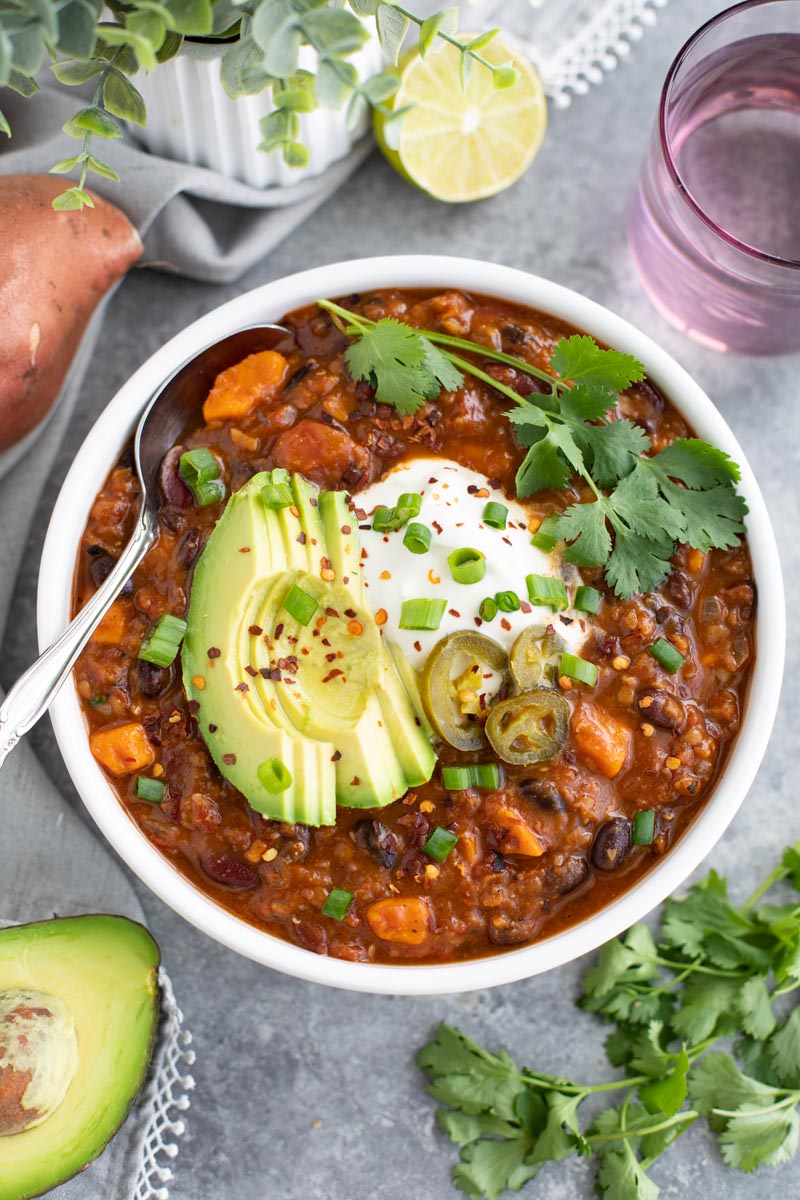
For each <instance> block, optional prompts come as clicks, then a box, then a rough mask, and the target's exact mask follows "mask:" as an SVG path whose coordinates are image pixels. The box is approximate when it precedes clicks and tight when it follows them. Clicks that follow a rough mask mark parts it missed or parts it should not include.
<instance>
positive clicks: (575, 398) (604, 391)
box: [547, 383, 618, 421]
mask: <svg viewBox="0 0 800 1200" xmlns="http://www.w3.org/2000/svg"><path fill="white" fill-rule="evenodd" d="M547 399H548V400H550V402H551V404H552V397H547ZM617 400H618V396H617V393H616V392H615V391H614V389H613V388H611V387H607V386H606V385H605V384H600V383H596V384H588V383H576V384H575V386H574V387H570V388H567V389H566V391H565V392H564V393H563V394H562V396H561V404H560V406H559V407H560V411H561V413H562V415H563V416H565V417H571V418H572V419H573V420H574V421H602V419H603V418H604V417H605V416H606V415H607V414H608V413H609V412H611V411H612V410H613V409H615V408H616V407H617Z"/></svg>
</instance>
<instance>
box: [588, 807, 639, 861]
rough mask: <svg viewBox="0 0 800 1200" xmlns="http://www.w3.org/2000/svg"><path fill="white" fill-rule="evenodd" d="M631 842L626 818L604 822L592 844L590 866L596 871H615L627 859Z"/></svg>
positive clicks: (629, 825)
mask: <svg viewBox="0 0 800 1200" xmlns="http://www.w3.org/2000/svg"><path fill="white" fill-rule="evenodd" d="M631 842H632V834H631V823H630V821H629V820H628V818H627V817H611V818H610V819H609V820H608V821H604V822H603V824H602V825H601V826H600V828H599V829H598V831H597V833H596V835H595V839H594V842H593V843H592V854H591V857H592V866H594V867H597V869H598V871H616V870H617V868H618V867H620V866H622V864H623V862H624V861H625V859H626V858H627V857H628V854H629V853H630V849H631Z"/></svg>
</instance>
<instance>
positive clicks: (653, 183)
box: [629, 0, 800, 354]
mask: <svg viewBox="0 0 800 1200" xmlns="http://www.w3.org/2000/svg"><path fill="white" fill-rule="evenodd" d="M629 236H630V244H631V250H632V252H633V258H634V261H635V263H636V267H637V270H638V272H639V275H640V277H641V280H642V283H643V284H644V288H645V290H646V292H647V294H648V296H649V297H650V299H651V300H652V302H653V304H654V305H655V307H656V308H657V309H658V310H659V311H660V312H661V313H662V314H663V315H664V316H665V317H666V318H667V320H668V321H670V322H671V323H672V324H673V325H675V326H676V327H677V328H678V329H681V330H682V331H684V332H685V333H687V334H688V335H689V336H690V337H692V338H694V339H695V340H696V341H699V342H702V343H703V344H704V345H706V346H711V347H713V348H714V349H715V350H730V351H734V352H739V353H744V354H780V353H784V352H787V351H792V350H800V0H746V2H745V3H743V4H737V5H735V6H734V7H733V8H729V9H727V10H726V11H725V12H722V13H720V14H719V15H718V16H716V17H714V18H713V19H712V20H710V21H708V22H707V24H705V25H704V26H703V27H702V28H701V29H699V30H698V31H697V33H695V34H694V35H693V37H691V38H690V39H689V41H688V42H687V43H686V45H685V46H684V47H683V49H682V50H681V51H680V53H679V54H678V56H677V58H676V59H675V61H674V62H673V64H672V66H671V67H670V70H669V73H668V75H667V78H666V81H665V83H664V88H663V91H662V93H661V106H660V110H659V116H658V122H657V124H656V128H655V130H654V132H653V136H652V138H651V142H650V147H649V150H648V153H647V158H646V160H645V163H644V167H643V170H642V175H641V179H640V182H639V188H638V191H637V195H636V201H635V204H634V209H633V212H632V214H631V221H630V228H629Z"/></svg>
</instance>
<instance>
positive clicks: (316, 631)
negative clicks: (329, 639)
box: [311, 629, 325, 642]
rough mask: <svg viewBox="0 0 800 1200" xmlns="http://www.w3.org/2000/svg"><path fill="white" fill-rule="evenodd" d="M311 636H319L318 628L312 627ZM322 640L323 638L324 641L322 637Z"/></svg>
mask: <svg viewBox="0 0 800 1200" xmlns="http://www.w3.org/2000/svg"><path fill="white" fill-rule="evenodd" d="M311 636H312V637H319V630H318V629H312V630H311ZM322 640H323V642H324V641H325V639H324V638H323V639H322Z"/></svg>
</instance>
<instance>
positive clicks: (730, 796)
mask: <svg viewBox="0 0 800 1200" xmlns="http://www.w3.org/2000/svg"><path fill="white" fill-rule="evenodd" d="M378 287H405V288H409V287H420V288H435V289H456V290H462V291H467V292H470V291H471V292H482V293H484V294H487V295H491V296H497V297H499V298H502V299H505V300H508V301H510V302H512V303H519V304H523V305H526V306H528V307H530V308H533V309H538V310H540V311H543V312H545V313H547V314H549V315H552V316H555V317H557V318H561V319H562V320H564V321H566V322H567V323H569V324H571V325H574V326H576V327H577V328H578V329H580V330H584V331H586V332H587V333H590V334H592V335H593V336H594V337H596V338H597V339H598V340H600V341H603V342H605V343H606V344H608V345H611V346H614V348H616V349H618V350H622V351H625V352H627V353H629V354H634V355H635V356H636V357H637V358H639V359H640V360H641V361H642V362H643V363H644V364H645V366H646V368H647V372H648V375H649V377H650V378H652V379H653V382H654V383H655V384H656V386H657V387H659V388H660V389H661V390H663V391H664V392H665V393H666V394H667V396H669V398H670V399H671V401H672V402H673V403H674V404H675V406H676V407H677V408H678V409H679V410H680V411H681V412H683V413H684V414H685V415H686V416H687V418H688V419H689V421H690V422H691V424H692V426H693V428H694V429H695V430H696V432H697V434H698V436H700V437H703V438H705V439H707V440H708V441H711V442H712V443H714V444H715V445H717V446H720V447H721V448H722V449H724V450H726V451H727V452H728V453H729V454H730V455H732V457H733V458H734V459H735V461H737V462H738V463H739V465H740V467H741V472H742V480H741V484H740V490H741V492H742V494H743V496H744V497H745V500H746V502H747V504H748V507H749V510H750V511H749V515H748V517H747V521H746V524H747V532H748V541H749V545H750V552H751V555H752V559H753V574H754V579H755V582H756V586H757V589H758V598H759V608H758V624H757V641H758V652H757V654H756V660H755V664H754V668H753V673H752V676H751V679H750V685H749V692H748V699H747V704H746V708H745V712H744V716H743V720H742V725H741V728H740V730H739V733H738V736H737V738H736V741H735V743H734V745H733V747H732V749H731V751H730V754H729V757H728V761H727V763H726V766H725V769H724V771H723V773H722V775H721V777H720V779H719V780H718V781H717V784H716V786H715V788H714V791H713V793H712V795H711V796H710V798H709V800H708V801H707V802H706V805H705V807H704V808H703V810H702V812H701V813H699V814H698V816H697V817H696V818H695V820H694V822H693V823H692V825H691V826H690V827H689V829H688V830H687V831H686V832H685V833H684V835H683V837H682V838H681V839H680V841H679V842H678V844H677V845H676V846H675V847H673V849H672V850H671V851H670V852H669V854H667V855H666V856H665V857H664V859H662V861H661V862H659V863H658V864H657V865H656V866H655V867H654V868H653V869H652V870H651V871H649V872H648V873H647V875H645V876H644V877H643V878H642V879H641V880H639V881H638V882H637V883H635V884H634V885H633V887H631V888H629V889H628V890H627V891H625V892H624V893H623V894H622V895H621V896H620V897H618V899H616V900H614V901H612V903H611V904H609V905H607V906H606V907H605V908H603V909H601V910H600V911H599V912H597V913H594V914H593V915H592V916H590V917H588V918H587V919H586V920H584V921H581V922H579V923H578V924H576V925H573V926H571V927H570V928H568V929H566V930H564V931H562V932H560V933H556V934H551V935H549V936H548V937H545V938H543V939H542V940H541V941H538V942H534V943H532V944H531V945H527V946H521V947H519V948H517V949H513V950H507V951H505V952H502V953H498V954H496V955H491V956H488V957H485V958H477V959H471V960H468V961H466V962H455V963H443V964H425V963H413V962H408V961H406V962H402V963H398V964H397V965H394V964H377V963H351V962H346V961H344V960H341V959H337V958H331V957H327V956H322V955H316V954H314V953H312V952H310V951H308V950H304V949H303V948H302V947H300V946H295V945H292V944H290V943H289V942H285V941H283V940H281V939H280V938H278V937H276V936H275V935H274V934H270V933H267V932H266V931H264V930H261V929H258V928H256V927H255V926H253V925H249V924H247V922H245V921H243V920H241V919H240V918H239V917H236V916H234V915H233V914H232V913H230V912H227V911H226V910H225V909H223V908H222V907H221V906H220V905H218V904H217V903H216V902H215V901H214V900H212V899H211V898H210V897H209V896H208V895H206V894H205V893H203V892H201V891H200V890H199V889H198V888H196V887H195V886H194V884H193V883H191V882H190V881H189V880H188V879H187V878H186V877H185V876H183V875H181V874H180V872H179V871H178V870H177V868H175V867H174V866H173V865H172V864H171V863H170V861H169V860H168V859H167V858H166V857H165V856H164V855H162V854H161V853H160V852H159V851H158V850H157V849H156V848H155V846H153V845H152V844H151V843H150V842H149V841H148V840H147V838H146V837H145V835H144V834H143V833H142V832H141V831H140V830H139V828H138V826H137V825H136V824H135V823H134V821H133V820H132V818H131V817H129V816H128V814H127V812H126V811H125V809H124V808H123V806H122V805H121V804H120V802H119V801H118V799H117V797H116V795H115V794H114V792H113V791H112V789H111V786H110V784H109V783H108V781H107V780H106V778H105V776H104V775H103V773H102V771H101V770H100V768H99V766H98V765H97V764H96V762H95V761H94V759H93V757H92V755H91V752H90V750H89V741H88V738H87V736H86V726H85V722H84V718H83V714H82V712H81V709H80V706H79V703H78V697H77V692H76V690H75V688H74V687H72V686H70V685H69V684H67V685H66V686H64V687H63V688H62V689H61V691H60V693H59V695H58V696H57V698H56V700H55V702H54V704H53V706H52V708H51V710H50V715H51V719H52V723H53V728H54V730H55V735H56V739H57V742H58V745H59V748H60V750H61V754H62V757H63V759H64V763H65V765H66V767H67V770H68V771H69V774H70V776H71V778H72V781H73V783H74V785H75V788H76V789H77V791H78V793H79V795H80V796H81V799H82V800H83V803H84V805H85V806H86V808H87V809H88V811H89V813H90V814H91V816H92V818H93V820H94V821H95V823H96V825H97V826H98V828H99V829H100V830H101V832H102V833H103V835H104V836H105V838H106V840H107V841H108V842H110V844H111V846H112V847H113V848H114V850H116V852H117V853H118V854H119V856H120V857H121V858H122V859H123V861H124V862H125V863H126V864H127V865H128V867H130V868H131V870H133V871H134V872H135V874H136V875H138V877H139V878H140V879H141V880H142V882H143V883H145V884H146V885H147V886H148V887H149V888H150V890H151V891H153V892H155V894H156V895H157V896H159V897H160V899H161V900H163V901H164V902H165V903H166V904H168V905H169V906H170V907H171V908H172V909H174V910H175V911H176V912H177V913H179V914H180V915H181V916H182V917H184V918H185V919H186V920H187V921H189V922H190V923H191V924H192V925H194V926H195V927H196V928H198V929H200V930H201V931H203V932H204V933H206V934H208V935H209V936H210V937H212V938H214V939H215V940H217V941H218V942H221V943H222V944H223V945H225V946H227V947H229V948H230V949H232V950H235V951H237V952H238V953H239V954H242V955H244V956H245V957H247V958H250V959H252V960H254V961H256V962H258V963H261V964H263V965H265V966H268V967H272V968H273V969H275V970H279V971H282V972H284V973H286V974H289V975H293V976H296V977H298V978H300V979H303V980H307V981H311V982H316V983H323V984H327V985H330V986H334V987H340V988H346V989H350V990H353V991H359V992H371V993H377V994H384V995H441V994H452V993H457V992H464V991H472V990H475V989H481V988H488V987H495V986H498V985H501V984H506V983H512V982H514V981H516V980H519V979H525V978H529V977H531V976H533V975H537V974H539V973H541V972H543V971H547V970H550V969H552V968H553V967H557V966H561V965H563V964H564V963H567V962H570V961H572V960H573V959H575V958H578V957H580V956H581V955H583V954H586V953H588V952H590V951H592V950H595V949H596V948H597V947H598V946H600V945H602V944H603V943H604V942H606V941H608V940H609V939H610V938H612V937H615V936H617V935H618V934H620V933H622V932H623V931H624V930H625V929H627V928H628V927H629V926H631V925H633V924H635V923H636V922H637V921H639V920H641V919H642V918H643V917H645V916H646V915H647V914H648V913H649V912H650V911H652V909H654V908H655V907H656V906H657V905H658V904H660V903H661V902H662V901H663V900H664V899H665V898H666V897H667V896H668V895H669V894H670V893H672V892H674V891H675V889H676V888H678V887H679V886H680V885H681V884H682V883H683V882H684V880H685V879H686V878H687V877H688V876H689V875H690V874H691V872H692V871H694V870H695V868H696V867H697V866H699V864H700V863H701V862H702V860H703V859H704V858H705V857H706V855H707V854H708V853H709V852H710V851H711V849H712V848H713V847H714V846H715V845H716V843H717V841H718V840H719V838H720V837H721V836H722V834H723V833H724V831H725V829H726V828H727V827H728V825H729V824H730V822H731V820H732V819H733V817H734V816H735V814H736V812H737V811H738V809H739V807H740V805H741V804H742V802H743V800H744V798H745V796H746V794H747V792H748V790H749V788H750V785H751V784H752V782H753V779H754V777H755V774H756V771H757V770H758V767H759V765H760V763H761V760H762V758H763V756H764V753H765V751H766V747H767V743H768V741H769V737H770V733H771V731H772V726H773V723H774V720H775V715H776V712H777V706H778V700H779V694H780V686H779V685H780V680H781V678H782V674H783V661H784V651H785V608H784V597H783V581H782V576H781V567H780V560H779V557H778V550H777V545H776V542H775V536H774V533H773V530H772V526H771V524H770V519H769V516H768V514H767V509H766V505H765V503H764V500H763V497H762V495H761V492H760V490H759V487H758V484H757V483H756V480H755V477H754V475H753V472H752V470H751V468H750V466H749V464H748V462H747V460H746V458H745V455H744V452H743V450H742V448H741V446H740V445H739V443H738V441H737V439H736V438H735V437H734V435H733V433H732V432H731V430H730V429H729V427H728V425H727V423H726V422H725V420H724V419H723V417H722V415H721V414H720V413H719V412H718V411H717V409H716V408H715V407H714V405H713V404H712V402H711V400H710V399H709V398H708V396H707V395H706V393H705V392H704V391H703V390H702V389H701V388H700V386H699V385H698V384H697V383H696V382H695V381H694V379H693V378H692V377H691V376H690V375H689V374H688V372H687V371H686V370H684V368H683V367H681V366H680V365H679V364H678V363H677V362H676V361H675V359H673V358H672V356H671V355H669V354H667V352H666V351H665V350H663V349H661V347H659V346H658V345H657V344H656V343H655V342H654V341H652V339H651V338H650V337H648V336H647V335H646V334H644V333H641V332H640V331H639V330H637V329H636V328H635V327H634V326H633V325H631V324H630V323H629V322H628V321H626V320H624V319H623V318H622V317H619V316H617V315H616V314H614V313H612V312H611V311H610V310H609V309H607V308H605V307H604V306H603V305H601V304H599V303H597V302H596V301H594V300H590V299H589V298H588V297H585V296H582V295H580V294H579V293H577V292H574V291H572V290H571V289H569V288H567V287H564V286H562V285H561V284H557V283H553V282H551V281H550V280H547V279H543V278H541V277H540V276H536V275H531V274H528V273H527V272H524V271H521V270H518V269H516V268H513V267H507V266H501V265H498V264H495V263H487V262H481V261H479V260H474V259H464V258H454V257H448V256H444V255H394V256H385V257H376V258H364V259H353V260H348V261H344V262H337V263H331V264H328V265H325V266H321V267H315V268H312V269H310V270H307V271H302V272H299V273H297V274H294V275H290V276H287V277H284V278H282V279H277V280H274V281H273V282H271V283H267V284H263V285H261V286H259V287H257V288H255V289H253V290H251V291H248V292H244V293H242V294H240V295H238V296H236V297H234V298H233V299H231V300H229V301H227V302H226V303H224V304H222V305H220V306H219V307H217V308H215V309H213V310H212V311H211V312H209V313H207V314H205V315H204V316H202V317H200V318H199V319H198V320H196V321H194V322H192V323H191V324H190V325H188V326H187V327H186V328H185V329H183V330H182V331H181V332H180V333H178V334H176V335H175V336H174V337H173V338H171V339H170V340H169V341H168V342H167V343H166V344H165V345H164V346H162V347H161V349H159V350H157V351H156V352H155V353H154V354H153V355H151V356H150V357H149V358H148V359H147V361H146V362H144V363H143V364H142V366H140V367H139V369H138V370H137V371H135V372H134V374H133V375H132V376H131V377H130V378H129V379H128V381H127V382H126V383H125V384H123V386H122V387H121V388H120V389H119V391H118V392H117V393H116V395H115V396H114V398H113V399H112V400H111V401H110V402H109V404H108V405H107V406H106V408H105V409H104V410H103V412H102V413H101V414H100V416H99V417H98V419H97V421H96V422H95V424H94V425H93V426H92V428H91V430H90V431H89V433H88V434H87V436H86V438H85V440H84V442H83V444H82V446H81V448H80V450H79V451H78V453H77V455H76V456H75V459H74V461H73V463H72V466H71V468H70V470H69V473H68V474H67V477H66V479H65V480H64V483H63V484H62V487H61V490H60V492H59V495H58V498H57V500H56V504H55V507H54V509H53V513H52V516H51V518H50V522H49V526H48V530H47V536H46V539H45V543H44V548H43V551H42V558H41V564H40V571H39V585H38V595H37V627H38V637H39V645H40V648H44V647H46V646H47V645H49V644H50V643H51V642H52V641H54V639H55V638H56V637H57V636H58V635H59V634H60V633H61V632H62V631H63V629H64V627H65V626H66V624H67V622H68V619H69V606H70V597H71V592H72V580H73V572H74V564H75V558H76V554H77V549H78V545H79V540H80V536H81V533H82V530H83V528H84V525H85V522H86V519H87V517H88V513H89V509H90V507H91V504H92V502H93V500H94V497H95V495H96V493H97V491H98V490H99V488H100V486H101V485H102V482H103V480H104V479H105V476H106V474H107V472H108V470H109V469H110V467H111V465H112V463H113V461H114V457H115V455H116V453H117V452H118V451H119V449H121V447H122V445H123V444H124V442H125V441H126V439H127V438H128V436H129V434H130V432H131V429H132V427H133V426H134V425H135V422H136V419H137V417H138V414H139V412H140V411H141V408H142V407H143V405H144V403H145V401H146V399H147V397H148V396H149V394H150V393H151V391H152V390H153V388H154V387H157V386H158V385H159V383H160V382H161V381H162V380H163V379H164V378H165V377H166V376H167V375H168V374H169V373H170V371H171V370H173V369H174V368H175V367H176V366H177V365H178V364H179V363H180V362H182V361H184V360H185V359H186V358H187V357H189V356H191V355H193V354H195V353H196V352H197V351H198V350H200V349H201V348H202V347H203V346H205V345H206V344H208V343H209V342H212V341H215V340H216V339H217V338H219V337H222V336H224V335H225V334H226V333H228V332H231V331H233V330H235V329H237V328H240V327H243V326H245V325H248V324H253V323H255V322H257V321H258V320H275V319H277V318H279V317H281V316H282V315H283V314H284V313H286V312H289V311H292V310H293V309H295V308H298V307H300V306H301V305H303V304H306V303H311V302H313V301H314V300H315V299H317V297H320V296H338V295H343V294H349V293H352V292H354V291H366V290H368V289H370V288H378Z"/></svg>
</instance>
